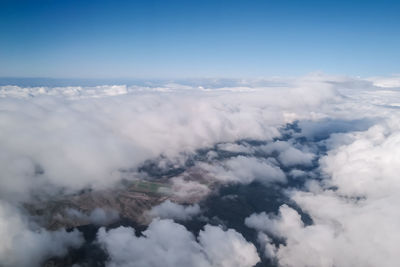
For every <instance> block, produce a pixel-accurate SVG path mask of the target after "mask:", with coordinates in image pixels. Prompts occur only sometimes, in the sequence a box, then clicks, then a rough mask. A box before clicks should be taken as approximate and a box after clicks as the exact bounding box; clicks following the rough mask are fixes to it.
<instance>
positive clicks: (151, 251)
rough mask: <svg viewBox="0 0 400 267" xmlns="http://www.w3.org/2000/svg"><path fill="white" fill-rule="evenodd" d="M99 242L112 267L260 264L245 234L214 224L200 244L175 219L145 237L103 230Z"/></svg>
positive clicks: (120, 230)
mask: <svg viewBox="0 0 400 267" xmlns="http://www.w3.org/2000/svg"><path fill="white" fill-rule="evenodd" d="M97 240H98V242H100V244H102V246H103V247H104V248H105V249H106V251H107V252H108V254H109V256H110V260H109V262H108V263H107V266H108V267H113V266H118V267H130V266H135V267H141V266H143V267H147V266H153V267H157V266H163V267H165V266H166V267H168V266H194V267H196V266H199V267H207V266H209V267H211V266H213V267H231V266H239V267H246V266H248V267H250V266H253V265H254V264H256V263H257V262H258V261H259V257H258V254H257V251H256V248H255V247H254V245H253V244H251V243H249V242H247V241H246V240H245V239H244V238H243V236H242V235H241V234H239V233H237V232H236V231H234V230H232V229H229V230H227V231H224V230H222V229H221V228H220V227H217V226H211V225H206V226H205V228H204V230H202V231H200V233H199V237H198V241H196V238H195V237H194V235H193V234H192V233H190V232H189V231H188V230H186V228H185V227H184V226H182V225H180V224H177V223H174V222H173V221H171V220H155V221H153V222H152V223H151V224H150V225H149V227H148V229H147V230H146V231H144V232H143V236H141V237H137V236H136V235H135V230H134V229H133V228H127V227H119V228H116V229H112V230H109V231H106V230H105V229H104V228H101V229H100V230H99V232H98V236H97Z"/></svg>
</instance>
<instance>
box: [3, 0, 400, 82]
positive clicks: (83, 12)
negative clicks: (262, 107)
mask: <svg viewBox="0 0 400 267" xmlns="http://www.w3.org/2000/svg"><path fill="white" fill-rule="evenodd" d="M314 71H322V72H326V73H332V74H347V75H357V76H358V75H360V76H372V75H390V74H397V73H400V1H385V0H379V1H378V0H376V1H368V0H363V1H362V0H348V1H340V0H337V1H324V0H320V1H300V0H298V1H289V0H274V1H272V0H271V1H268V0H265V1H258V0H254V1H251V0H247V1H246V0H243V1H235V0H224V1H223V0H221V1H218V0H214V1H207V0H198V1H190V0H187V1H168V0H159V1H152V0H143V1H117V0H108V1H105V0H92V1H87V0H77V1H72V0H71V1H62V0H47V1H42V0H28V1H22V0H1V1H0V77H7V76H8V77H54V78H191V77H194V78H195V77H197V78H198V77H237V78H248V77H269V76H297V75H303V74H306V73H309V72H314Z"/></svg>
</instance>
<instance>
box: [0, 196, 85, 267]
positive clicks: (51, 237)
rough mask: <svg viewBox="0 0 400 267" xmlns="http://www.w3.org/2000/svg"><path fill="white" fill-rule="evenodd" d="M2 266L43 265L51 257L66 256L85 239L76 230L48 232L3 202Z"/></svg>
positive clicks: (0, 214) (0, 221) (0, 230)
mask: <svg viewBox="0 0 400 267" xmlns="http://www.w3.org/2000/svg"><path fill="white" fill-rule="evenodd" d="M0 237H1V242H0V265H1V266H4V267H13V266H21V267H28V266H29V267H30V266H32V267H34V266H40V264H42V263H43V261H44V260H46V259H48V258H49V257H56V256H63V255H65V254H66V253H67V251H68V248H69V247H79V246H80V245H81V244H82V242H83V238H82V236H81V234H80V233H79V232H78V231H77V230H74V231H72V232H66V231H65V230H59V231H53V232H51V231H47V230H45V229H43V228H40V227H38V226H35V225H32V223H30V222H28V221H26V219H25V218H23V217H21V215H20V214H19V212H18V211H17V210H16V209H15V208H13V207H12V206H10V205H9V204H7V203H5V202H3V201H0Z"/></svg>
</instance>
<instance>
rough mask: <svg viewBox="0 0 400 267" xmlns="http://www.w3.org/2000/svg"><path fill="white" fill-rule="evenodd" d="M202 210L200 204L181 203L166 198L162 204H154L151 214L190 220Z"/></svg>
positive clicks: (163, 217) (165, 217)
mask: <svg viewBox="0 0 400 267" xmlns="http://www.w3.org/2000/svg"><path fill="white" fill-rule="evenodd" d="M200 212H201V210H200V206H199V205H198V204H194V205H187V206H184V205H180V204H176V203H174V202H171V201H170V200H166V201H164V202H163V203H161V204H160V205H157V206H154V207H153V208H152V209H151V210H150V212H149V215H150V216H152V217H159V218H161V219H176V220H181V221H185V220H190V219H191V218H192V217H193V216H196V215H198V214H199V213H200Z"/></svg>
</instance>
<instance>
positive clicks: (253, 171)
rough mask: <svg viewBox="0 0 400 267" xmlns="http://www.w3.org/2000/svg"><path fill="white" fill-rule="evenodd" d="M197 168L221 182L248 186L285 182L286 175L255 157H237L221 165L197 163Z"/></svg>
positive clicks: (270, 162) (272, 164) (268, 162)
mask: <svg viewBox="0 0 400 267" xmlns="http://www.w3.org/2000/svg"><path fill="white" fill-rule="evenodd" d="M198 167H200V168H201V169H203V170H206V171H208V172H209V173H210V175H211V176H213V177H215V179H218V180H219V181H221V182H227V183H243V184H249V183H251V182H253V181H259V182H261V183H264V184H270V183H273V182H280V183H285V182H286V175H285V174H284V173H283V171H282V170H281V169H280V168H279V167H278V166H276V165H275V164H274V163H273V161H271V160H268V159H263V158H256V157H245V156H237V157H233V158H230V159H228V160H226V161H224V162H222V163H215V164H208V163H199V164H198Z"/></svg>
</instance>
